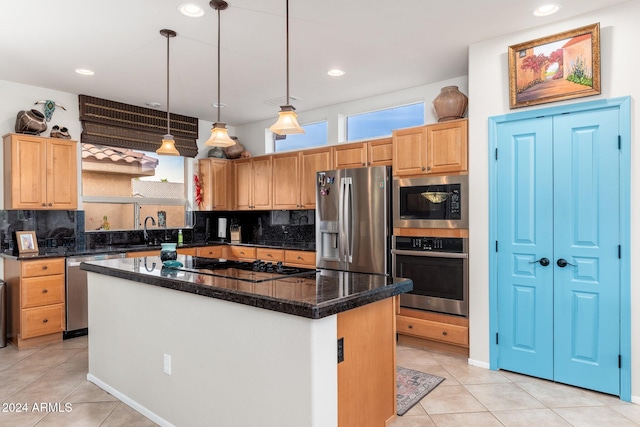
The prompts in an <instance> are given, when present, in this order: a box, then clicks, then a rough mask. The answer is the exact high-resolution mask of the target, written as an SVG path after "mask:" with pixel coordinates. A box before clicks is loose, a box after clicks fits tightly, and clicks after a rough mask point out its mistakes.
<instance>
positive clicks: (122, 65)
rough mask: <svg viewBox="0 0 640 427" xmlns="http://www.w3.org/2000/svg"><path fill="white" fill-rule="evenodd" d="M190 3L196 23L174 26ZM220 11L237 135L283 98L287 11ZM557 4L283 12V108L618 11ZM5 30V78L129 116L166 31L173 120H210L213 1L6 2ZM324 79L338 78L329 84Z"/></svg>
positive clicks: (456, 72)
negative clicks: (550, 11) (495, 41)
mask: <svg viewBox="0 0 640 427" xmlns="http://www.w3.org/2000/svg"><path fill="white" fill-rule="evenodd" d="M187 1H188V2H191V3H196V4H198V5H200V6H201V7H202V8H204V10H205V15H204V16H203V17H201V18H188V17H185V16H183V15H181V14H180V13H179V12H178V6H179V5H180V4H182V3H184V2H187ZM227 1H228V3H229V7H228V9H227V10H224V11H222V12H221V43H222V52H221V80H222V83H221V101H222V103H224V104H227V106H226V107H225V108H223V109H222V110H221V114H222V117H221V119H222V121H223V122H226V123H227V124H229V125H232V126H237V125H241V124H244V123H248V122H253V121H257V120H261V119H268V118H270V117H273V118H274V120H275V118H276V116H277V112H278V110H279V105H281V104H282V103H283V100H284V97H285V95H286V78H285V77H286V74H285V71H286V67H285V63H286V62H285V47H286V44H285V0H227ZM554 1H556V2H558V3H562V7H561V9H560V11H559V12H558V13H557V14H555V15H552V16H549V17H543V18H537V17H535V16H533V14H532V10H533V9H534V7H535V6H537V5H539V4H542V3H543V1H542V0H517V1H514V0H484V1H478V0H457V1H456V0H451V1H434V0H394V1H388V0H385V1H383V0H322V1H318V0H290V1H289V16H290V19H289V34H290V93H291V96H293V97H296V98H298V100H294V101H292V104H293V105H294V106H295V107H296V109H297V110H298V112H302V111H305V110H311V109H314V108H320V107H324V106H327V105H332V104H336V103H341V102H346V101H351V100H355V99H360V98H364V97H368V96H372V95H376V94H382V93H386V92H392V91H397V90H400V89H405V88H410V87H415V86H420V85H424V84H428V83H432V82H437V81H441V80H446V79H449V78H453V77H459V76H464V75H466V74H467V51H468V46H469V45H470V44H473V43H476V42H480V41H483V40H488V39H491V38H494V37H497V36H500V35H504V34H509V33H514V32H517V31H521V30H524V29H528V28H533V27H537V26H542V25H546V24H549V23H550V22H554V21H558V20H563V19H567V18H569V17H572V16H576V15H579V14H583V13H586V12H589V11H593V10H596V9H601V8H604V7H608V6H611V5H614V4H618V3H624V2H625V1H626V0H554ZM0 19H1V20H2V25H0V58H2V59H3V60H2V66H1V67H0V79H2V80H8V81H13V82H19V83H24V84H28V85H33V86H40V87H45V88H50V89H55V90H60V91H63V92H69V93H74V94H85V95H90V96H96V97H100V98H106V99H109V100H113V101H119V102H124V103H128V104H133V105H140V106H145V105H146V103H148V102H157V103H159V104H160V105H159V106H158V107H157V108H158V109H159V110H163V111H166V84H167V83H166V78H167V76H166V61H167V57H166V52H167V50H166V49H167V41H166V38H164V37H163V36H161V35H160V33H159V32H160V30H161V29H163V28H168V29H171V30H174V31H176V32H177V33H178V36H177V37H175V38H172V39H171V45H170V64H171V67H170V69H171V73H170V109H171V112H173V113H178V114H183V115H187V116H192V117H198V118H200V119H203V120H207V121H212V122H213V121H216V115H217V109H216V108H214V107H213V106H212V103H214V102H216V100H217V96H218V94H217V80H216V79H217V51H216V49H217V12H216V11H215V10H214V9H212V8H211V7H210V6H209V1H208V0H107V1H95V0H59V1H51V0H3V1H2V2H0ZM567 29H570V28H567ZM522 41H526V40H522ZM506 49H507V47H506V46H505V52H506ZM333 67H339V68H342V69H344V70H345V71H346V74H345V75H344V76H342V77H339V78H336V77H329V76H328V75H327V74H326V72H327V71H328V70H329V69H330V68H333ZM76 68H89V69H92V70H94V71H95V75H93V76H81V75H78V74H76V73H75V72H74V70H75V69H76ZM276 98H280V99H279V100H276V101H275V102H274V103H273V105H270V104H269V103H267V101H270V100H274V99H276ZM34 101H35V100H34Z"/></svg>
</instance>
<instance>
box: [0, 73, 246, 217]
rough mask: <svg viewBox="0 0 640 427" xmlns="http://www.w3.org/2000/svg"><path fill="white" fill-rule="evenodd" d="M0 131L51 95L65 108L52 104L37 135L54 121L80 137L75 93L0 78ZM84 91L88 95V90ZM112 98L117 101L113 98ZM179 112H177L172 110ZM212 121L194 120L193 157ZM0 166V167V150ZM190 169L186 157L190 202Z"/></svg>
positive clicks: (202, 151)
mask: <svg viewBox="0 0 640 427" xmlns="http://www.w3.org/2000/svg"><path fill="white" fill-rule="evenodd" d="M0 93H1V94H2V97H1V98H0V135H6V134H8V133H13V132H14V131H15V122H16V114H17V113H18V111H20V110H28V109H31V108H35V109H37V110H39V111H43V108H42V105H33V104H34V103H35V102H36V101H40V100H47V99H51V100H53V101H55V102H56V103H58V104H61V105H63V106H64V107H65V108H66V111H65V110H63V109H61V108H56V111H55V112H54V113H53V117H52V118H51V121H50V122H49V123H48V126H47V130H46V131H45V132H43V133H42V135H41V136H49V132H50V131H51V128H52V127H53V126H54V125H58V126H60V127H66V128H68V129H69V133H70V134H71V138H72V139H73V140H76V141H80V134H81V133H82V126H81V125H80V120H79V117H80V110H79V106H78V94H74V93H68V92H60V91H57V90H52V89H46V88H41V87H37V86H28V85H23V84H20V83H13V82H9V81H6V80H0ZM87 95H91V94H90V93H89V94H87ZM113 101H118V100H117V99H114V100H113ZM176 113H177V114H179V112H176ZM211 126H212V123H211V122H208V121H205V120H198V135H199V136H198V140H197V144H198V156H197V158H204V157H207V152H208V151H209V148H210V147H205V146H204V142H205V141H206V140H207V139H209V136H210V135H211ZM227 128H228V129H229V135H234V133H235V128H234V127H233V126H227ZM80 161H81V153H80V150H78V165H80V164H81V163H80ZM0 168H3V162H2V150H0ZM193 173H194V162H193V161H187V168H186V171H185V174H186V178H185V183H186V184H187V194H188V198H189V200H190V201H191V203H193V194H194V193H193ZM81 182H82V177H81V174H80V173H78V200H79V207H80V209H82V197H81V196H82V186H81ZM0 206H4V186H2V185H0Z"/></svg>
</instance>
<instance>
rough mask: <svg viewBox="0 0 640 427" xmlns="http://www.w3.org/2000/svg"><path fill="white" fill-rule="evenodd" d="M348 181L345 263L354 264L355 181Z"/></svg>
mask: <svg viewBox="0 0 640 427" xmlns="http://www.w3.org/2000/svg"><path fill="white" fill-rule="evenodd" d="M345 179H346V194H345V200H346V208H345V212H344V217H345V218H344V223H345V227H346V236H347V244H346V245H345V246H346V247H345V261H346V262H348V263H351V262H353V180H352V179H351V177H347V178H345Z"/></svg>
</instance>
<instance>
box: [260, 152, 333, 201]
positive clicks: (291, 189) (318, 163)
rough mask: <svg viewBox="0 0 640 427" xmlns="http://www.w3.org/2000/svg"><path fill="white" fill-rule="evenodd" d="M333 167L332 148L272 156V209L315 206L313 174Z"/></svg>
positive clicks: (314, 176)
mask: <svg viewBox="0 0 640 427" xmlns="http://www.w3.org/2000/svg"><path fill="white" fill-rule="evenodd" d="M331 168H332V162H331V149H330V148H328V147H327V148H319V149H313V150H304V151H296V152H290V153H283V154H276V155H274V156H273V209H315V207H316V173H317V172H318V171H323V170H328V169H331Z"/></svg>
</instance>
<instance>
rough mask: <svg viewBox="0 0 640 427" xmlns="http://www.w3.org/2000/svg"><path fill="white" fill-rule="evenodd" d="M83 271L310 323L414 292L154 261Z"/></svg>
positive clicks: (375, 278) (366, 281) (96, 265)
mask: <svg viewBox="0 0 640 427" xmlns="http://www.w3.org/2000/svg"><path fill="white" fill-rule="evenodd" d="M191 259H192V257H191V256H186V255H178V261H180V262H182V263H183V264H185V266H186V267H188V266H189V265H190V263H191ZM80 268H81V269H83V270H87V271H91V272H94V273H100V274H104V275H107V276H112V277H118V278H121V279H126V280H131V281H134V282H139V283H146V284H149V285H154V286H160V287H163V288H168V289H174V290H176V291H180V292H189V293H192V294H197V295H202V296H203V297H208V298H216V299H221V300H226V301H231V302H236V303H239V304H245V305H250V306H253V307H258V308H263V309H266V310H272V311H278V312H281V313H286V314H291V315H295V316H301V317H306V318H310V319H320V318H323V317H327V316H331V315H333V314H337V313H340V312H343V311H347V310H351V309H354V308H356V307H360V306H363V305H366V304H370V303H373V302H376V301H380V300H383V299H386V298H390V297H392V296H394V295H399V294H401V293H405V292H409V291H411V290H412V289H413V282H412V281H411V280H409V279H402V278H390V277H385V276H380V275H374V274H361V273H348V272H342V271H334V270H318V271H317V272H316V273H315V277H313V275H312V276H311V277H308V278H307V277H304V278H303V277H285V278H282V279H278V280H272V281H266V282H259V283H252V282H245V281H241V280H235V279H226V278H221V277H215V276H211V275H207V274H200V273H196V272H192V271H183V270H175V269H170V268H166V267H163V266H162V262H161V261H160V258H159V257H155V256H151V257H139V258H118V259H110V260H103V261H91V262H87V263H82V264H81V266H80Z"/></svg>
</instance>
